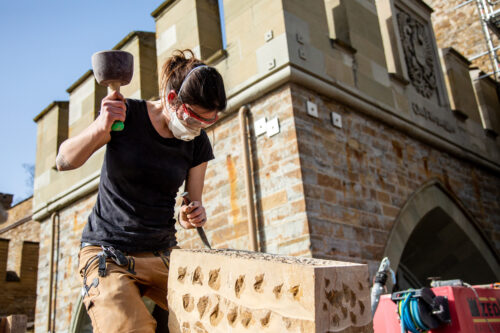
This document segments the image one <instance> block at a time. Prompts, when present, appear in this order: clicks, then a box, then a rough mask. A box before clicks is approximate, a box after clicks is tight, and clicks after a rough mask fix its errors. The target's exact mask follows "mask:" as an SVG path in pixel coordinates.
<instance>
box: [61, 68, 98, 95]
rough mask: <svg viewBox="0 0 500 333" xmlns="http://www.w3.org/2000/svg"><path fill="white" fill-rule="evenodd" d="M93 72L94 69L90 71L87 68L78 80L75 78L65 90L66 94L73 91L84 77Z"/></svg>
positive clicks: (86, 77)
mask: <svg viewBox="0 0 500 333" xmlns="http://www.w3.org/2000/svg"><path fill="white" fill-rule="evenodd" d="M93 74H94V71H92V70H91V69H89V70H88V71H87V72H85V74H83V75H82V76H81V77H80V78H79V79H78V80H76V82H75V83H73V84H72V85H71V86H70V87H69V88H68V89H66V92H67V93H68V94H71V93H72V92H73V90H75V89H76V87H78V86H79V85H80V84H82V83H83V82H84V81H85V80H86V79H88V78H89V77H90V76H91V75H93Z"/></svg>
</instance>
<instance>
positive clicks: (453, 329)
mask: <svg viewBox="0 0 500 333" xmlns="http://www.w3.org/2000/svg"><path fill="white" fill-rule="evenodd" d="M415 292H416V293H413V296H412V297H415V300H414V301H415V303H416V304H414V307H413V308H412V309H411V310H412V311H414V312H420V315H419V316H420V318H419V320H420V319H421V320H422V321H427V323H429V322H431V321H432V320H435V323H437V324H435V325H434V324H431V325H434V326H430V327H433V328H432V329H430V330H428V331H427V332H429V333H476V332H490V333H491V332H500V289H497V288H494V286H493V285H492V286H443V287H435V288H432V289H429V288H423V289H420V290H417V291H415ZM405 295H406V296H408V295H407V294H405V292H401V293H395V294H392V295H383V296H381V298H380V302H379V305H378V308H377V310H376V312H375V316H374V318H373V327H374V331H375V333H398V332H401V320H400V316H399V314H398V311H399V313H401V312H402V310H401V309H402V306H401V304H402V302H404V301H405V300H406V296H405ZM432 295H434V296H435V297H432ZM391 298H392V299H391ZM417 298H418V299H417ZM409 312H410V310H407V311H406V314H408V313H409ZM412 314H414V313H413V312H412ZM412 320H413V323H415V319H412ZM410 324H411V323H410ZM426 325H427V326H429V325H428V324H426ZM405 327H406V326H405ZM409 331H410V330H409Z"/></svg>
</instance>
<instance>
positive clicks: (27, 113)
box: [0, 0, 164, 202]
mask: <svg viewBox="0 0 500 333" xmlns="http://www.w3.org/2000/svg"><path fill="white" fill-rule="evenodd" d="M163 1H164V0H85V1H83V0H81V1H77V0H49V1H41V0H15V1H14V0H12V1H8V0H4V1H1V2H0V31H1V32H2V35H1V43H0V45H1V46H0V47H1V49H0V64H1V72H0V73H1V74H0V100H1V102H2V105H1V107H0V161H1V163H0V192H3V193H10V194H14V201H15V202H18V201H20V200H22V199H24V198H26V197H28V196H29V195H30V194H31V192H32V189H31V188H30V187H29V186H28V185H27V184H26V180H27V179H28V178H29V175H28V173H27V172H26V170H25V168H24V167H23V164H34V163H35V154H36V124H35V123H34V122H33V118H34V117H35V116H36V115H38V114H39V113H40V111H42V110H43V109H44V108H45V107H46V106H48V105H49V104H50V103H51V102H52V101H54V100H67V99H68V94H67V93H66V89H67V88H68V87H69V86H71V85H72V84H73V83H74V82H75V81H76V80H77V79H78V78H79V77H80V76H81V75H83V74H84V73H85V72H86V71H87V70H89V69H90V68H91V63H90V57H91V55H92V54H93V53H94V52H97V51H100V50H104V49H110V48H112V47H113V46H114V45H116V44H117V43H118V42H119V41H120V40H121V39H122V38H123V37H125V36H126V35H127V34H128V33H129V32H130V31H133V30H143V31H155V23H154V19H153V18H152V17H151V15H150V14H151V12H152V11H153V10H155V9H156V8H157V7H158V6H159V5H160V4H161V3H162V2H163Z"/></svg>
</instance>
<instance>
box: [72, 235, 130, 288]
mask: <svg viewBox="0 0 500 333" xmlns="http://www.w3.org/2000/svg"><path fill="white" fill-rule="evenodd" d="M87 246H96V245H94V244H90V243H82V245H81V247H82V248H84V247H87ZM101 249H102V251H101V252H99V253H98V254H97V255H96V256H95V257H93V258H92V259H91V260H89V262H88V263H87V264H86V265H85V267H84V269H83V287H82V297H85V295H87V294H88V291H89V290H90V288H92V287H97V286H98V285H99V279H98V278H95V279H94V280H93V281H92V283H91V284H90V285H88V286H87V270H88V268H89V267H90V265H91V264H92V263H93V262H94V261H96V260H98V265H99V266H98V274H99V276H100V277H105V276H106V269H107V263H106V259H111V260H113V261H114V262H115V263H116V264H117V265H118V266H127V265H128V270H129V271H130V272H131V273H132V274H135V272H134V266H135V260H134V259H133V258H131V257H127V256H125V254H124V253H123V252H122V251H120V250H117V249H115V248H114V247H112V246H105V245H101Z"/></svg>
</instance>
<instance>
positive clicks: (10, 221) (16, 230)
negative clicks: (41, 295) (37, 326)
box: [0, 193, 40, 329]
mask: <svg viewBox="0 0 500 333" xmlns="http://www.w3.org/2000/svg"><path fill="white" fill-rule="evenodd" d="M0 197H1V198H2V199H6V200H2V204H3V205H2V208H5V211H6V212H7V219H6V221H4V222H3V223H0V289H1V290H2V297H0V316H7V315H13V314H24V315H26V316H27V321H28V328H30V329H32V328H33V323H34V319H35V305H36V286H37V272H38V248H39V242H40V235H39V232H40V223H38V222H36V221H33V219H32V218H31V213H32V210H33V207H32V198H28V199H26V200H23V201H22V202H19V203H17V204H16V205H14V206H12V207H11V202H12V195H7V194H3V193H0Z"/></svg>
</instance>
